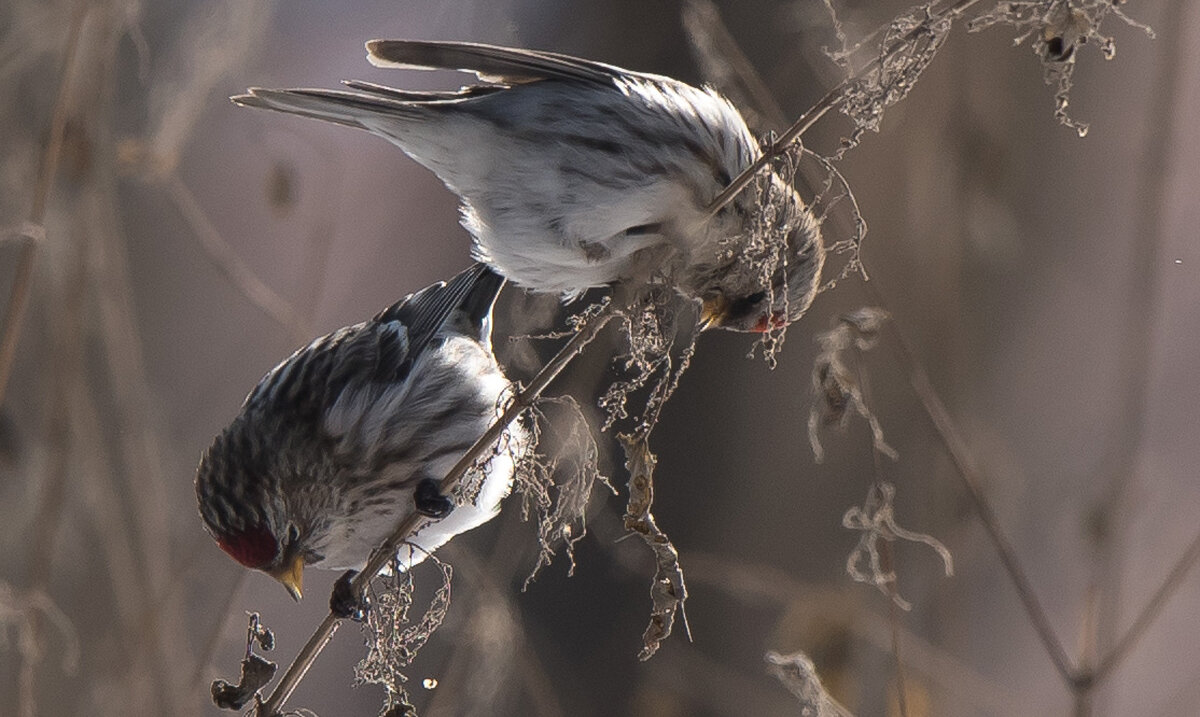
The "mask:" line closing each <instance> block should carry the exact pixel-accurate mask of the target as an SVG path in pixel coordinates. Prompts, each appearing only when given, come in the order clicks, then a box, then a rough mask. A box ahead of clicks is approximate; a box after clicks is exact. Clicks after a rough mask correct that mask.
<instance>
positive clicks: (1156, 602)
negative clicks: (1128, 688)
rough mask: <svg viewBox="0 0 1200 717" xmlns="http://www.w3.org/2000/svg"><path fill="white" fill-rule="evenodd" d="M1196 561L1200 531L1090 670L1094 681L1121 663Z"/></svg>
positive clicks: (1105, 675)
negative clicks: (1106, 652)
mask: <svg viewBox="0 0 1200 717" xmlns="http://www.w3.org/2000/svg"><path fill="white" fill-rule="evenodd" d="M1197 561H1200V535H1197V536H1196V537H1195V538H1194V539H1193V540H1192V542H1191V544H1190V545H1188V547H1187V550H1185V551H1183V555H1181V556H1179V560H1177V561H1175V564H1174V565H1173V566H1171V571H1170V572H1168V573H1167V577H1166V579H1165V580H1163V582H1162V585H1160V586H1159V587H1158V590H1156V591H1154V596H1153V597H1151V598H1150V601H1149V602H1148V603H1146V606H1145V607H1144V608H1142V611H1141V612H1140V613H1138V616H1137V618H1136V619H1134V621H1133V624H1131V625H1130V626H1129V629H1128V630H1126V631H1125V634H1124V635H1122V636H1121V639H1119V640H1118V641H1117V644H1116V645H1114V646H1113V648H1112V650H1110V651H1109V652H1108V654H1106V655H1105V656H1104V657H1103V658H1102V659H1101V660H1100V663H1099V664H1098V665H1097V666H1096V669H1095V670H1094V671H1093V672H1092V674H1091V678H1092V681H1093V682H1100V681H1101V680H1103V679H1104V678H1105V677H1107V676H1108V673H1109V672H1111V671H1112V670H1113V669H1114V668H1116V666H1117V665H1118V664H1120V662H1121V660H1123V659H1125V657H1126V656H1127V655H1128V654H1129V652H1130V651H1131V650H1132V649H1133V646H1134V644H1135V643H1136V642H1137V641H1138V639H1139V638H1141V636H1142V635H1143V634H1144V633H1145V632H1146V628H1148V627H1150V624H1151V623H1153V622H1154V619H1155V618H1156V617H1158V614H1159V613H1160V612H1161V611H1162V608H1163V605H1165V604H1166V602H1167V600H1168V599H1169V598H1170V597H1171V595H1172V594H1173V593H1174V592H1175V590H1176V589H1177V588H1178V587H1179V584H1180V583H1181V582H1182V581H1183V578H1184V576H1186V575H1187V574H1188V571H1190V570H1191V569H1192V568H1193V567H1194V566H1195V565H1196V563H1197Z"/></svg>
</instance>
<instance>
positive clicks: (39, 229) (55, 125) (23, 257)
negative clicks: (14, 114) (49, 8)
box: [0, 0, 88, 403]
mask: <svg viewBox="0 0 1200 717" xmlns="http://www.w3.org/2000/svg"><path fill="white" fill-rule="evenodd" d="M87 6H88V0H76V3H75V6H74V8H73V9H72V11H71V25H70V28H69V29H68V30H67V47H66V51H65V53H64V55H63V60H62V69H61V71H60V72H59V76H60V78H61V79H60V80H59V85H58V96H57V97H56V98H55V100H54V114H53V115H51V117H50V139H49V140H48V141H47V142H46V149H45V150H44V151H43V152H42V161H41V163H40V164H39V165H38V174H37V180H36V182H35V183H34V185H33V186H34V189H33V207H32V208H31V209H30V211H29V222H28V224H29V226H28V228H27V229H25V230H23V231H22V234H23V235H24V244H23V245H22V246H21V252H20V254H19V255H18V256H17V272H16V275H15V276H14V277H13V285H12V291H11V292H10V293H9V297H8V307H7V308H6V309H5V311H4V323H2V324H0V403H3V402H4V389H5V388H6V387H7V386H8V378H9V375H10V374H11V372H12V364H13V358H14V357H15V356H16V353H17V340H18V339H19V338H20V336H21V324H22V323H23V321H24V318H25V306H26V304H28V303H29V292H30V289H31V288H32V284H33V263H34V259H36V258H37V250H38V244H40V243H41V240H42V239H44V238H45V226H44V224H45V221H46V205H47V203H48V202H49V200H50V189H51V187H53V185H54V175H55V174H56V173H57V172H58V158H59V155H60V154H61V153H62V143H63V133H64V132H65V131H66V127H67V105H68V104H69V103H68V102H67V98H68V93H69V92H70V89H71V74H72V68H74V66H75V56H76V55H77V54H78V51H79V34H80V32H81V31H82V29H83V20H84V17H86V16H87Z"/></svg>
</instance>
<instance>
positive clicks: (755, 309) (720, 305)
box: [700, 210, 825, 333]
mask: <svg viewBox="0 0 1200 717" xmlns="http://www.w3.org/2000/svg"><path fill="white" fill-rule="evenodd" d="M786 242H787V245H786V251H785V252H777V253H774V257H776V258H774V259H773V260H774V261H775V264H776V265H775V269H774V271H773V272H771V281H770V282H769V286H767V285H765V284H766V282H763V281H762V280H761V279H760V278H758V277H759V276H760V274H759V273H758V270H757V268H756V267H755V265H754V264H755V261H754V260H753V259H752V258H748V257H739V258H738V259H737V260H736V262H735V263H736V264H739V265H740V270H739V269H737V268H735V269H733V270H730V271H727V272H725V273H724V274H723V276H722V281H721V282H720V283H718V285H717V286H714V287H711V288H709V289H708V290H706V291H704V292H703V293H702V294H701V295H700V302H701V303H700V324H701V326H702V327H703V328H705V329H709V328H717V329H725V330H727V331H746V332H755V333H763V332H766V331H770V330H772V329H778V328H782V327H784V326H787V325H788V324H790V323H792V322H793V321H795V320H797V319H799V318H800V317H801V316H803V315H804V312H806V311H808V307H809V306H811V305H812V302H813V299H814V298H815V297H816V295H817V289H818V286H819V284H820V281H821V269H822V267H823V266H824V265H825V247H824V244H823V243H822V241H821V233H820V228H819V227H818V225H817V223H816V221H815V220H814V219H813V217H812V215H811V214H810V213H809V212H808V211H807V210H805V211H804V212H803V213H802V214H801V215H800V217H799V220H798V222H797V224H796V226H794V227H793V228H792V229H790V231H789V232H788V234H787V236H786ZM768 253H771V252H770V250H769V251H768Z"/></svg>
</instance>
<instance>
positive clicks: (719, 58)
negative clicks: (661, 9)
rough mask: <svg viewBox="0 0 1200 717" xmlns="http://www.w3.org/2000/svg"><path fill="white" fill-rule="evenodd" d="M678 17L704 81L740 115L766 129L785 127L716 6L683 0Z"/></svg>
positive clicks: (764, 85)
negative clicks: (757, 121) (736, 109)
mask: <svg viewBox="0 0 1200 717" xmlns="http://www.w3.org/2000/svg"><path fill="white" fill-rule="evenodd" d="M682 16H683V27H684V30H685V31H686V32H687V37H688V44H689V45H690V46H691V48H692V54H693V55H694V56H695V57H696V60H697V62H698V63H699V65H700V68H701V72H702V73H703V75H704V78H705V80H707V81H708V82H709V83H710V84H712V85H713V86H714V87H716V88H718V89H719V90H720V91H721V94H723V95H725V96H726V97H728V98H729V99H730V100H732V101H733V103H734V104H735V105H736V106H738V107H739V108H741V110H742V112H743V114H745V113H747V112H750V113H753V114H756V115H759V117H758V119H759V120H760V121H761V122H762V123H763V124H766V125H767V129H778V128H780V127H782V126H783V125H785V124H786V123H787V115H786V114H784V112H783V108H781V107H780V106H779V103H778V102H777V101H776V100H775V95H774V94H773V93H772V92H771V88H770V87H768V86H767V83H766V82H764V81H763V78H762V76H761V75H760V74H759V73H758V71H757V70H755V69H754V63H752V62H750V59H749V58H748V57H746V55H745V53H743V52H742V48H741V47H739V46H738V42H737V40H735V39H734V37H733V35H732V33H730V32H729V28H728V27H726V25H725V22H724V21H723V20H722V19H721V11H720V10H718V9H717V6H716V4H715V3H714V2H713V1H712V0H684V3H683V11H682ZM750 119H751V120H753V119H754V118H750ZM752 124H753V122H752Z"/></svg>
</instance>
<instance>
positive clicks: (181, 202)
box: [162, 172, 312, 342]
mask: <svg viewBox="0 0 1200 717" xmlns="http://www.w3.org/2000/svg"><path fill="white" fill-rule="evenodd" d="M162 182H163V186H164V187H165V188H166V190H167V193H168V194H169V195H170V196H171V200H172V201H173V202H175V206H176V208H178V209H179V212H180V214H182V215H183V218H184V221H186V222H187V223H188V226H190V227H191V228H192V233H193V234H195V235H196V238H197V239H198V240H199V241H200V246H201V247H203V248H204V251H205V253H207V254H208V256H209V258H211V259H212V260H213V263H215V264H216V265H217V268H219V269H220V270H221V272H222V273H223V274H225V276H226V277H227V278H228V279H229V281H230V282H231V283H233V285H234V286H236V287H237V288H238V290H240V291H241V292H242V294H243V295H244V296H245V297H246V298H247V299H249V300H250V302H251V303H252V304H254V305H255V306H257V307H258V308H260V309H262V311H263V313H265V314H266V315H267V316H270V317H271V318H272V319H274V320H275V321H276V322H278V323H279V325H280V326H283V327H285V328H286V329H287V330H288V331H289V332H290V333H291V334H292V338H294V339H296V340H297V341H300V342H304V341H307V340H308V339H309V338H310V336H311V335H312V327H311V326H310V324H309V322H308V321H306V320H305V319H304V318H303V317H302V316H300V314H299V312H297V311H296V309H295V308H294V307H293V306H292V305H291V303H289V302H288V301H287V299H284V298H283V297H282V296H280V295H279V294H278V293H276V292H275V290H274V289H272V288H271V287H269V286H267V285H266V283H264V282H263V280H262V279H260V278H258V275H257V274H255V273H254V270H253V269H251V268H250V266H249V265H248V264H246V262H245V261H244V260H243V259H242V258H241V257H240V256H238V253H237V251H236V250H234V248H233V247H232V246H231V245H230V244H229V242H227V241H225V237H223V236H221V233H220V232H219V231H217V228H216V227H215V226H213V223H212V220H211V219H209V218H208V214H207V213H206V212H205V211H204V207H202V206H200V202H199V201H198V200H197V199H196V195H195V194H193V193H192V190H191V189H190V188H188V186H187V185H186V184H184V183H183V180H182V179H180V178H179V175H178V174H176V173H175V172H170V173H168V174H166V175H164V176H163V177H162Z"/></svg>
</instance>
